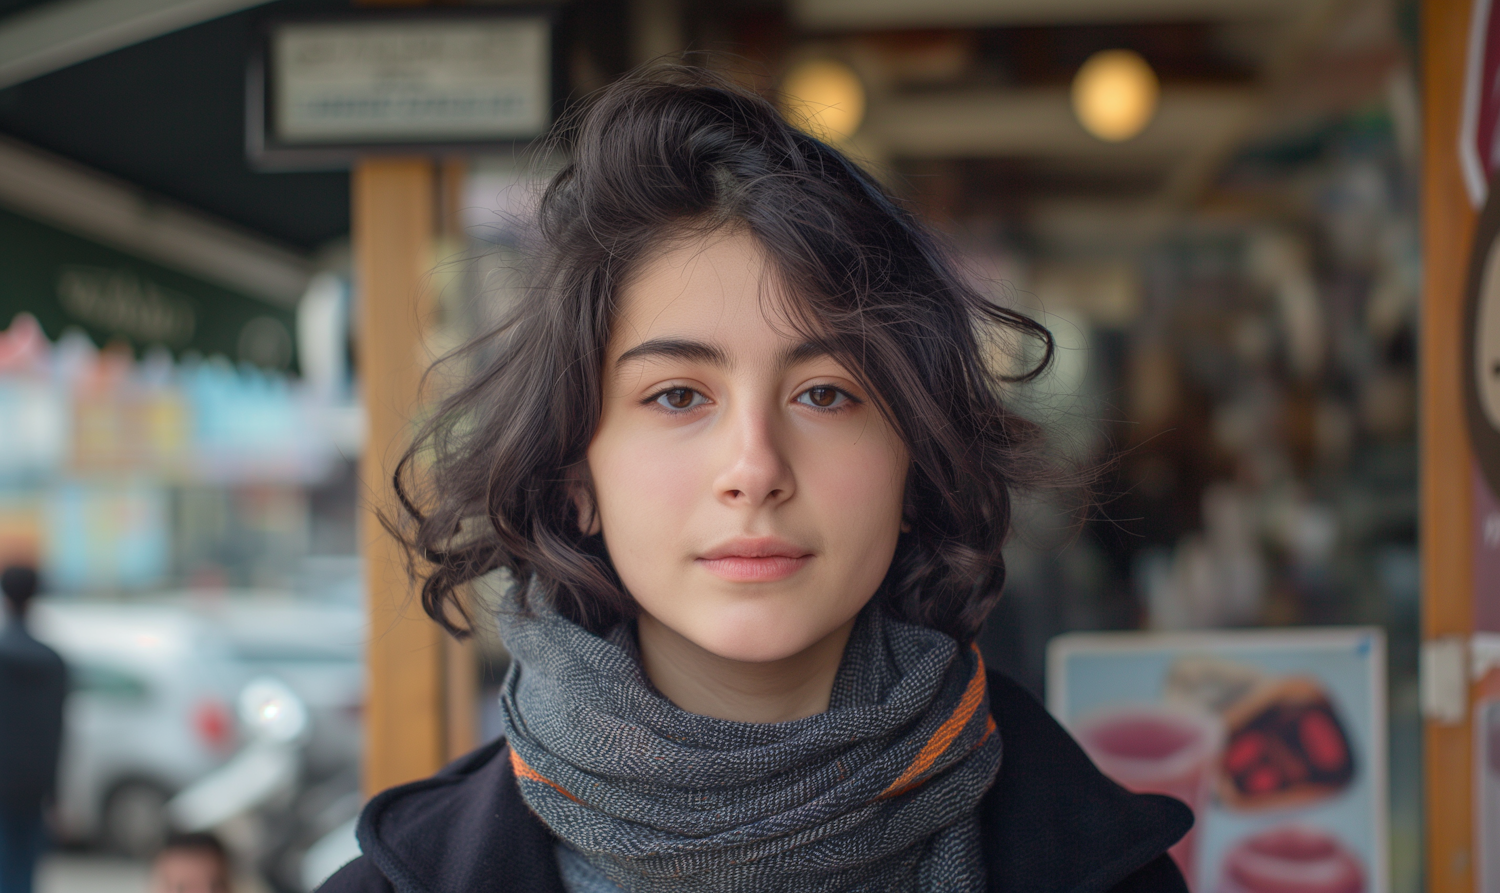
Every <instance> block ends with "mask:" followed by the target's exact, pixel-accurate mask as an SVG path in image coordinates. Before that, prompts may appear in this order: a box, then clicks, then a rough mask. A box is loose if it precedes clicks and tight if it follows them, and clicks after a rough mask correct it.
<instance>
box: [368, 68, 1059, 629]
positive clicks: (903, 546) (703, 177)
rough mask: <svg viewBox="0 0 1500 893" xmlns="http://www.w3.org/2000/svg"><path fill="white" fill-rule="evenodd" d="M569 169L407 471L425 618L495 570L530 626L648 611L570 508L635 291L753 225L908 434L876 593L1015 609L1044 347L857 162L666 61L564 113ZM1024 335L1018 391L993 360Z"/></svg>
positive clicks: (912, 601)
mask: <svg viewBox="0 0 1500 893" xmlns="http://www.w3.org/2000/svg"><path fill="white" fill-rule="evenodd" d="M554 139H555V140H556V141H557V144H559V145H560V147H561V148H562V149H563V151H565V152H566V153H567V156H568V157H569V158H570V159H571V161H570V163H568V164H567V166H566V167H564V168H563V169H562V170H561V171H560V172H559V173H557V174H556V176H554V177H553V178H552V180H551V182H550V184H549V185H548V186H547V188H546V190H545V192H544V193H543V195H542V197H541V201H540V206H539V209H538V212H537V217H536V220H535V244H534V245H532V246H530V247H529V248H528V250H527V251H526V252H525V256H526V259H525V260H524V261H523V265H524V270H523V272H524V278H525V285H524V288H522V289H521V291H520V297H519V298H518V299H517V300H516V301H515V303H514V304H513V305H512V306H510V307H509V308H508V309H507V310H506V311H505V315H504V317H503V319H502V321H501V322H500V323H499V325H498V326H497V327H496V328H495V329H494V330H493V331H490V332H488V333H487V334H485V335H484V336H482V337H481V338H479V339H478V340H477V341H476V342H474V343H473V344H471V345H470V346H469V347H468V348H466V349H465V350H466V353H465V354H464V355H465V356H467V357H469V358H471V359H476V358H477V362H476V366H477V369H476V371H474V372H473V373H472V374H470V375H469V376H468V377H467V380H466V381H465V383H464V384H463V385H462V386H461V387H459V388H458V389H457V390H455V391H454V392H453V393H452V394H451V395H450V396H448V397H447V398H446V399H445V400H443V401H442V402H441V403H440V405H438V407H437V408H436V411H435V412H434V414H433V416H432V417H431V419H430V420H429V421H428V423H427V424H426V425H425V426H424V427H423V428H422V430H421V431H420V432H419V433H418V435H417V437H416V438H415V440H414V442H413V444H412V445H411V447H410V448H409V449H408V451H407V452H406V454H405V455H404V457H403V458H402V460H401V463H400V464H399V465H398V467H397V470H396V474H395V487H396V492H397V495H398V497H399V499H400V503H401V512H400V514H399V516H397V517H394V518H388V519H387V525H386V526H387V527H388V528H389V529H390V530H391V531H392V533H394V534H395V535H396V536H397V537H398V538H399V539H400V541H401V543H402V544H403V545H404V546H405V547H406V551H407V555H408V557H409V559H410V569H411V571H412V574H413V576H414V578H415V579H417V580H419V581H420V582H421V592H422V606H423V608H424V609H425V610H426V611H427V613H428V614H429V615H430V616H431V617H433V618H434V619H435V620H437V621H438V622H439V623H441V624H442V625H443V626H444V627H445V628H447V629H448V630H449V631H450V632H452V633H455V634H458V635H463V634H464V633H465V632H466V631H467V630H468V629H469V627H470V624H469V621H470V615H469V612H468V609H467V608H466V606H465V602H464V599H463V598H462V588H463V587H464V586H465V585H466V584H468V583H470V582H471V581H473V580H475V579H476V578H478V577H480V576H481V575H484V574H487V573H490V572H491V571H495V570H498V569H504V570H506V571H509V573H510V575H511V578H512V580H513V585H515V586H518V587H520V592H519V596H520V604H521V605H522V607H523V609H525V608H526V606H528V605H530V604H532V602H531V600H532V599H534V598H545V599H550V600H551V602H552V604H554V605H555V606H556V608H557V609H558V610H559V611H561V612H562V613H563V614H564V615H566V616H568V617H570V618H571V619H573V620H574V621H576V622H578V623H580V624H581V625H583V626H585V627H587V628H589V629H592V630H595V631H602V630H604V629H607V628H609V627H610V626H612V625H613V624H615V623H618V622H619V621H621V620H623V619H626V618H629V617H632V616H634V614H635V611H636V606H635V603H634V601H633V600H632V599H631V597H630V596H629V594H628V593H627V592H626V591H625V590H624V587H623V586H622V584H621V582H620V579H619V577H618V576H617V575H616V573H615V572H614V569H613V567H612V565H611V563H610V560H609V555H608V552H607V551H606V549H605V545H604V542H603V539H602V537H601V536H599V535H594V536H588V535H585V534H584V533H582V532H581V531H580V527H579V519H578V511H577V508H576V507H575V501H574V500H573V499H572V498H571V495H572V493H573V492H574V490H573V488H576V487H579V486H586V484H581V483H579V482H580V480H582V479H585V478H586V475H579V474H578V468H579V467H580V465H581V463H583V462H584V459H585V453H586V450H587V449H588V446H589V443H590V441H591V439H592V438H593V436H594V432H595V428H596V426H597V424H598V420H599V414H600V399H601V398H600V378H601V375H602V374H603V370H602V368H601V366H602V362H603V357H604V351H605V345H606V343H607V342H608V340H609V336H610V326H611V323H612V321H613V319H614V317H615V311H616V308H617V306H618V302H619V293H620V288H621V285H622V283H624V282H626V281H627V280H628V279H629V277H630V276H631V274H632V272H633V271H635V270H636V269H638V268H639V266H640V265H641V264H642V263H643V261H645V260H649V259H650V258H651V257H652V256H654V252H658V251H659V250H660V249H661V247H662V246H663V245H664V244H666V243H669V242H671V241H673V240H675V239H677V238H680V237H684V236H688V237H691V236H693V235H696V234H700V233H701V234H706V233H709V232H713V231H715V230H718V229H720V228H723V227H729V226H737V227H742V228H743V229H744V230H745V231H747V232H749V233H750V234H752V235H753V236H754V238H756V239H757V240H758V241H759V243H760V244H761V246H762V247H763V249H764V250H765V252H766V254H767V256H768V257H769V259H770V263H771V266H772V268H773V270H774V271H775V274H776V275H777V276H778V278H779V280H780V281H779V283H778V284H779V285H780V286H781V291H782V292H783V293H784V294H785V295H786V296H787V298H786V300H787V303H789V304H790V305H791V311H790V313H791V315H792V316H793V317H794V319H793V320H792V322H793V325H794V326H795V327H796V328H797V329H798V330H799V331H800V332H801V333H802V334H804V335H806V336H807V337H808V338H810V339H811V340H814V341H816V342H817V343H819V344H820V345H822V346H824V347H825V348H827V349H828V351H829V352H830V353H831V355H833V356H834V357H835V358H837V359H838V360H839V361H840V362H841V363H842V364H843V365H844V366H845V367H846V368H847V369H848V370H849V371H850V374H851V375H854V376H855V377H856V378H858V379H859V380H860V383H861V385H863V386H865V387H867V388H869V389H870V390H871V392H872V393H874V394H875V395H877V396H878V399H877V401H876V403H878V404H879V406H880V410H881V411H882V412H883V413H884V414H885V415H886V417H887V418H888V419H889V421H890V423H891V424H892V425H893V426H894V427H895V429H896V431H897V432H898V433H899V435H900V436H901V438H902V439H903V440H904V441H905V443H906V447H907V450H908V451H909V454H910V459H911V467H910V471H909V473H908V475H907V481H908V483H907V487H906V495H905V521H906V525H905V526H906V527H909V528H910V529H909V530H908V531H906V532H903V533H902V535H901V536H900V539H899V542H898V544H897V547H896V553H895V557H894V559H893V560H892V563H891V567H890V569H889V571H888V572H887V574H886V578H885V580H884V582H883V583H882V584H881V587H880V589H879V591H878V592H877V594H876V596H875V597H876V598H877V599H879V600H881V602H882V603H883V604H884V605H885V607H886V608H887V609H889V610H890V611H891V613H893V614H894V615H895V616H896V617H898V618H901V619H904V620H907V621H909V622H913V623H918V624H923V625H925V626H929V627H933V628H935V629H939V630H942V631H943V632H946V633H948V634H950V635H952V636H954V637H955V638H957V639H959V640H960V641H967V640H969V639H971V638H972V637H973V636H974V634H975V633H976V632H977V631H978V628H979V625H980V623H981V622H983V620H984V617H985V615H986V614H987V613H988V612H989V609H990V608H991V607H992V606H993V605H994V603H995V601H996V600H997V599H998V598H999V597H1000V590H1001V586H1002V584H1003V583H1004V580H1005V560H1004V558H1003V557H1002V554H1001V547H1002V545H1003V544H1004V542H1005V539H1006V536H1007V534H1008V532H1009V529H1010V519H1011V505H1012V499H1013V496H1014V493H1015V491H1017V490H1018V489H1024V488H1028V487H1029V486H1031V485H1033V484H1035V483H1037V482H1038V481H1040V480H1042V479H1044V478H1046V477H1047V476H1048V474H1049V469H1050V467H1051V465H1050V462H1049V461H1048V459H1047V458H1046V457H1045V455H1044V449H1043V447H1042V436H1041V434H1042V432H1041V431H1040V429H1039V428H1038V427H1037V426H1036V425H1034V424H1033V423H1031V422H1029V421H1027V420H1026V419H1024V418H1022V417H1020V416H1018V415H1016V414H1014V413H1013V412H1012V411H1010V409H1009V408H1008V407H1007V405H1006V402H1005V399H1004V397H1005V394H1006V392H1007V388H1006V385H1007V383H1010V382H1015V381H1024V380H1029V379H1031V378H1034V377H1035V376H1036V375H1038V374H1040V373H1041V372H1042V370H1043V369H1044V368H1045V367H1046V366H1047V364H1048V363H1049V362H1050V360H1051V357H1052V339H1051V336H1050V334H1049V333H1048V332H1047V330H1046V329H1045V328H1043V327H1042V326H1041V325H1039V324H1038V323H1036V322H1034V321H1032V320H1031V319H1029V318H1027V317H1025V316H1022V315H1020V314H1018V313H1016V312H1014V311H1012V310H1009V309H1006V308H1004V307H1002V306H999V305H997V304H996V303H994V302H993V301H991V300H990V299H989V298H988V297H986V296H985V295H984V294H982V293H981V292H980V291H979V290H978V289H976V288H975V287H974V286H973V285H972V284H971V283H970V282H969V280H968V279H967V278H966V277H965V276H964V275H963V274H962V271H961V270H960V269H959V268H958V266H957V265H956V264H955V263H954V261H953V259H952V258H951V256H950V255H949V254H948V253H947V252H946V251H945V250H943V248H942V247H941V245H940V243H939V242H938V240H937V239H935V238H934V236H933V235H932V233H930V232H929V231H928V229H927V228H926V227H924V226H923V225H922V224H921V223H920V222H918V220H917V219H916V218H915V217H914V216H913V215H912V214H911V212H909V211H907V210H906V209H905V208H903V207H902V206H901V204H900V203H898V202H897V201H896V200H894V199H893V198H892V197H891V196H890V195H889V194H888V193H887V192H886V191H885V190H884V189H883V188H882V187H881V186H880V185H879V184H878V183H876V182H875V181H874V180H873V179H871V178H870V176H869V175H867V174H866V173H864V172H863V171H862V170H860V169H859V168H858V167H857V166H856V165H854V164H853V163H851V162H850V161H849V159H848V158H846V157H845V156H844V155H843V154H841V153H840V152H839V151H837V150H836V149H834V148H832V147H830V146H829V145H828V144H826V143H825V142H822V141H820V140H818V139H816V138H814V137H813V136H810V135H808V134H807V133H804V132H802V131H800V130H798V129H796V128H795V127H793V126H791V125H790V124H788V123H787V122H786V121H785V120H784V119H783V118H782V116H781V115H780V114H778V112H777V110H776V108H775V106H773V105H772V104H771V103H770V102H769V101H767V100H766V99H764V98H763V97H761V96H758V95H756V94H753V93H750V92H747V91H746V90H743V89H741V88H739V87H737V86H735V85H733V84H732V83H730V82H728V81H726V80H724V79H722V78H720V77H719V76H717V75H714V74H711V73H708V72H705V71H702V70H699V69H693V68H685V67H677V66H674V67H668V68H658V69H655V70H652V71H648V72H646V73H644V74H638V75H635V76H632V77H629V78H627V79H624V80H621V81H619V82H617V83H615V84H613V85H612V86H609V87H607V88H605V89H604V90H602V91H600V92H599V93H598V94H597V95H596V96H595V97H593V99H592V101H591V102H589V103H588V105H587V106H586V108H584V110H583V111H581V112H580V113H578V114H577V115H576V116H573V117H572V118H571V119H568V120H565V122H564V123H563V126H562V128H561V129H560V135H559V136H556V137H554ZM1027 339H1035V340H1036V341H1037V342H1039V343H1040V344H1041V345H1042V350H1041V355H1042V359H1041V361H1040V362H1039V363H1037V364H1035V365H1034V366H1033V367H1032V368H1031V369H1030V370H1029V371H1028V372H1025V373H1023V374H1022V375H1020V376H1019V377H1015V376H1012V377H1007V376H1005V375H1004V374H1003V373H1002V371H1001V370H1000V369H999V368H998V366H999V365H1000V364H998V363H996V361H995V360H996V354H997V352H998V351H1005V350H1007V349H1009V350H1011V351H1015V350H1016V349H1017V345H1022V344H1024V343H1025V342H1026V340H1027Z"/></svg>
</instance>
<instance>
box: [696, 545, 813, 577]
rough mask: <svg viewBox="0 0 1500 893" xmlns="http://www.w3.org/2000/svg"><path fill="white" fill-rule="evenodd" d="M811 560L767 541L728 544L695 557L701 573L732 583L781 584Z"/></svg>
mask: <svg viewBox="0 0 1500 893" xmlns="http://www.w3.org/2000/svg"><path fill="white" fill-rule="evenodd" d="M811 560H812V553H811V552H809V551H808V550H807V549H804V548H802V547H800V546H795V545H793V544H791V543H788V542H786V541H785V540H778V539H775V538H771V537H762V538H756V539H748V538H746V539H736V540H730V541H729V542H726V543H722V544H720V545H717V546H714V547H713V548H711V549H709V550H708V551H706V552H704V553H703V554H702V555H700V556H699V557H698V563H699V564H700V565H701V566H702V567H703V569H704V570H706V571H708V572H709V573H711V574H713V575H714V576H716V577H719V578H721V579H724V580H728V581H729V582H732V583H770V582H774V581H776V580H783V579H786V578H787V577H790V576H791V575H792V574H795V573H796V572H797V571H799V570H801V569H802V567H803V566H804V565H806V564H807V563H808V562H809V561H811Z"/></svg>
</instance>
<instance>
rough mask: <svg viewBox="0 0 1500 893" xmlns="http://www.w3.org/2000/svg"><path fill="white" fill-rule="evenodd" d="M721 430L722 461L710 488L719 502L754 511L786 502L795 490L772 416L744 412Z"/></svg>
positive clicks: (739, 413)
mask: <svg viewBox="0 0 1500 893" xmlns="http://www.w3.org/2000/svg"><path fill="white" fill-rule="evenodd" d="M729 421H730V424H729V425H726V426H725V429H724V434H725V439H726V444H725V460H724V463H723V465H722V466H721V468H722V470H721V471H720V472H719V475H718V479H717V480H716V481H715V482H714V487H715V490H716V492H717V493H718V497H719V499H720V500H721V501H723V502H725V503H728V504H730V505H736V506H748V507H757V506H761V505H774V504H777V503H781V502H785V501H786V500H788V499H790V498H791V496H792V493H793V492H794V491H795V489H796V484H795V482H794V476H793V474H792V466H791V463H790V462H788V461H787V455H786V450H785V448H784V445H783V443H782V436H781V435H782V433H783V432H781V431H779V430H778V425H777V424H776V418H775V415H774V414H773V413H769V412H764V411H760V410H757V409H751V408H749V407H746V408H744V409H743V410H742V411H740V412H737V413H734V414H733V415H732V417H731V419H730V420H729Z"/></svg>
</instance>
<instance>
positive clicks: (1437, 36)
mask: <svg viewBox="0 0 1500 893" xmlns="http://www.w3.org/2000/svg"><path fill="white" fill-rule="evenodd" d="M1471 5H1472V4H1471V3H1470V0H1427V2H1424V3H1423V4H1422V53H1421V55H1422V66H1423V71H1422V84H1423V99H1422V106H1423V109H1424V113H1425V119H1424V121H1423V134H1422V143H1423V148H1422V250H1423V255H1424V256H1423V263H1422V268H1423V274H1422V275H1423V283H1422V335H1421V392H1420V393H1421V404H1420V405H1421V411H1422V421H1421V480H1422V497H1421V547H1422V636H1423V639H1424V641H1430V640H1433V639H1437V638H1441V637H1445V636H1462V637H1464V638H1468V636H1469V634H1470V632H1471V630H1472V629H1473V617H1472V611H1473V608H1472V605H1473V584H1474V581H1473V567H1474V556H1473V555H1472V546H1473V532H1472V530H1471V525H1472V523H1473V522H1472V517H1473V511H1472V506H1471V500H1472V498H1473V497H1472V486H1473V485H1472V478H1471V475H1472V469H1473V463H1474V459H1473V455H1472V453H1471V451H1470V447H1469V440H1468V434H1467V432H1466V431H1465V428H1464V407H1463V393H1464V385H1463V381H1464V380H1463V376H1464V374H1465V371H1464V369H1463V368H1462V362H1463V360H1462V358H1463V355H1464V352H1463V349H1462V345H1463V339H1464V337H1465V335H1464V331H1463V302H1464V278H1465V275H1466V273H1467V271H1468V258H1469V249H1470V244H1471V242H1472V240H1473V235H1474V218H1475V215H1474V209H1473V207H1472V205H1470V203H1469V198H1468V195H1467V194H1466V193H1465V191H1464V184H1463V178H1462V176H1461V173H1460V170H1459V164H1458V131H1459V120H1460V114H1461V103H1462V94H1463V72H1464V59H1465V57H1466V55H1467V50H1468V31H1469V10H1470V7H1471ZM1471 742H1472V731H1471V729H1470V725H1469V722H1468V721H1467V720H1465V721H1464V722H1462V723H1459V724H1441V723H1437V722H1434V721H1431V720H1429V721H1427V723H1426V729H1425V734H1424V744H1425V747H1424V750H1423V762H1424V764H1425V771H1424V776H1425V782H1426V783H1425V785H1424V793H1425V797H1426V806H1427V809H1426V816H1425V822H1426V826H1427V890H1428V891H1429V893H1471V891H1473V889H1474V872H1473V863H1474V859H1473V853H1472V847H1473V800H1472V795H1473V791H1472V785H1473V776H1472V773H1471V765H1470V760H1471V759H1472V753H1471V750H1472V744H1471Z"/></svg>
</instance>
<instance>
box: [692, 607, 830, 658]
mask: <svg viewBox="0 0 1500 893" xmlns="http://www.w3.org/2000/svg"><path fill="white" fill-rule="evenodd" d="M787 607H791V606H787ZM716 613H718V616H714V617H705V618H701V621H702V622H700V623H695V624H694V627H695V628H694V630H693V631H692V634H691V635H689V638H690V639H691V640H692V642H693V644H695V645H697V646H698V647H699V648H702V649H703V650H705V651H707V652H709V653H710V654H713V655H715V656H717V657H721V658H723V659H725V660H735V661H743V662H745V663H770V662H772V661H778V660H785V659H787V658H789V657H794V656H796V655H798V654H801V653H802V652H804V651H806V650H807V649H808V648H811V647H812V646H813V645H815V644H817V643H818V642H819V641H821V640H822V639H823V638H824V637H826V636H828V635H829V634H830V633H832V632H833V631H834V630H836V629H838V628H839V627H840V626H842V625H843V624H844V623H845V622H847V621H848V618H847V617H825V616H809V615H808V614H807V613H806V612H805V611H797V610H795V609H793V610H785V609H782V610H777V609H776V608H775V607H773V606H771V605H767V604H764V603H762V604H759V605H754V606H739V608H738V609H732V610H728V611H723V612H716Z"/></svg>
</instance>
